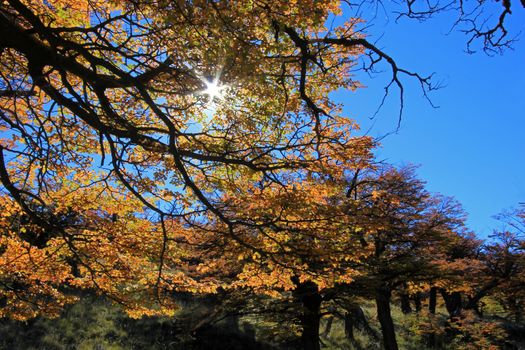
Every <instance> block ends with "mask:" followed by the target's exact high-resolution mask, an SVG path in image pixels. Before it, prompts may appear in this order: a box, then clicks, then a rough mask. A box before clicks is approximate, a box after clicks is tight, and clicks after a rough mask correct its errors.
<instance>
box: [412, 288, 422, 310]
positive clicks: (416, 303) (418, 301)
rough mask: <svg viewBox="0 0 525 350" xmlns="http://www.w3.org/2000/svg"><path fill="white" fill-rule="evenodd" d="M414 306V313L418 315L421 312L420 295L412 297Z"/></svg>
mask: <svg viewBox="0 0 525 350" xmlns="http://www.w3.org/2000/svg"><path fill="white" fill-rule="evenodd" d="M414 305H415V306H416V312H417V313H419V312H420V311H421V293H420V292H417V293H416V295H414Z"/></svg>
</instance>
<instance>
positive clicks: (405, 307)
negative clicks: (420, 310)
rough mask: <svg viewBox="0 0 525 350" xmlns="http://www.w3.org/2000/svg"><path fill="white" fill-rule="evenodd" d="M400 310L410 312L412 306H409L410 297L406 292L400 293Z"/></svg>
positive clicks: (405, 312)
mask: <svg viewBox="0 0 525 350" xmlns="http://www.w3.org/2000/svg"><path fill="white" fill-rule="evenodd" d="M400 297H401V312H403V313H404V314H405V315H406V314H409V313H411V312H412V308H411V307H410V297H409V296H408V294H406V293H402V294H401V296H400Z"/></svg>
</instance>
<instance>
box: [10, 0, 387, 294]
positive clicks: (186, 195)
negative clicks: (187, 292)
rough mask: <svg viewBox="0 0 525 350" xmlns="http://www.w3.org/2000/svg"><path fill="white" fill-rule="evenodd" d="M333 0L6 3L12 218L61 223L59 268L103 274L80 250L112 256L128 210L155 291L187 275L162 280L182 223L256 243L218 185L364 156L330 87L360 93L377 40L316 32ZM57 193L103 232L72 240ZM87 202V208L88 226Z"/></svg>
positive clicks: (266, 182)
mask: <svg viewBox="0 0 525 350" xmlns="http://www.w3.org/2000/svg"><path fill="white" fill-rule="evenodd" d="M338 4H339V3H338V2H337V1H334V2H328V3H326V2H325V3H316V4H311V3H310V2H309V1H306V2H300V3H297V4H296V5H294V6H290V4H289V3H288V2H286V1H281V2H273V3H272V4H271V5H270V4H264V3H257V4H253V3H252V2H249V1H247V2H241V3H235V4H233V3H232V4H229V3H213V2H212V3H210V2H206V1H202V2H191V3H190V2H181V3H170V2H160V3H150V2H141V1H132V2H122V3H118V2H112V3H103V2H97V1H88V0H86V1H81V2H74V3H70V2H67V1H51V2H49V1H27V2H25V1H19V0H13V1H10V2H6V3H2V5H0V12H1V16H0V33H1V39H0V48H1V62H2V63H1V66H0V87H1V89H2V91H3V92H2V94H1V95H0V105H1V106H2V110H1V113H0V119H1V122H0V123H1V125H0V126H1V128H2V141H1V145H0V180H1V182H2V185H3V189H4V191H5V192H6V193H7V194H9V195H10V196H11V198H12V199H13V200H14V201H15V202H16V204H15V203H12V205H13V206H14V207H16V208H17V209H16V210H17V214H15V216H16V215H21V214H18V211H23V212H25V213H26V215H27V218H28V219H29V224H31V225H35V226H37V227H39V229H42V230H44V231H46V232H56V235H57V236H59V237H61V238H57V240H60V241H61V242H62V243H63V244H65V247H67V248H68V249H69V250H71V253H70V254H72V257H70V256H69V255H67V254H69V253H64V254H66V257H61V258H59V262H64V261H65V260H74V263H73V265H74V266H70V267H69V268H68V269H72V270H76V267H77V265H79V266H78V268H79V269H80V270H82V269H83V268H86V269H88V270H90V271H92V273H91V272H90V274H94V275H96V276H98V277H96V278H102V275H104V273H103V272H101V271H100V270H98V269H93V267H92V266H90V263H89V262H85V261H84V259H87V260H88V261H91V262H93V263H95V262H96V261H100V260H101V259H100V256H99V254H98V253H96V251H98V250H99V249H98V248H97V249H95V243H96V244H98V245H100V246H104V247H105V250H106V251H108V252H117V251H118V250H115V249H114V245H115V244H116V242H115V239H114V238H113V237H112V235H110V234H109V232H110V231H111V229H112V228H111V227H112V226H114V225H119V224H120V223H122V220H125V221H126V224H127V225H130V226H129V227H128V228H122V230H124V231H126V235H128V236H129V237H130V240H131V241H134V240H135V238H134V237H133V236H134V235H138V236H140V237H144V236H147V237H148V238H147V239H146V240H145V241H144V243H143V244H144V245H145V247H147V249H145V252H147V253H148V254H150V253H151V254H152V255H149V256H146V257H142V259H143V260H144V261H148V263H149V264H155V265H156V266H155V268H153V267H152V268H151V269H150V270H155V271H157V273H156V275H157V277H156V282H152V280H153V277H152V276H153V274H152V272H151V271H150V273H149V274H150V275H151V276H148V277H147V278H146V281H149V282H147V283H146V284H147V285H149V284H153V285H155V286H156V287H160V286H161V285H162V284H163V283H164V282H165V281H166V280H167V281H169V282H166V284H172V285H178V286H180V285H182V282H181V279H182V280H184V278H182V277H179V278H174V277H173V276H171V277H170V278H167V277H165V276H164V274H165V273H167V271H169V269H168V268H167V266H169V263H171V262H173V263H175V262H180V259H179V258H176V257H173V258H172V259H173V260H172V261H169V259H168V258H167V256H168V253H167V252H168V251H169V250H170V249H174V250H176V249H177V248H176V247H172V246H173V245H174V244H172V243H171V242H172V239H173V238H172V237H173V236H176V235H181V234H182V235H184V231H185V230H190V229H191V227H194V228H195V229H196V230H197V232H201V233H202V232H204V233H205V232H206V230H207V229H209V228H210V227H219V228H220V231H221V234H222V235H224V239H225V240H231V241H232V242H236V244H239V245H242V246H245V247H247V248H249V249H250V250H251V252H252V253H255V252H260V253H261V252H264V250H266V249H267V247H265V246H256V245H255V246H254V245H252V244H251V243H253V242H250V239H251V238H250V236H249V235H246V234H245V232H246V231H248V230H249V229H250V227H251V226H250V224H251V223H250V220H247V219H246V218H244V217H239V216H238V215H236V213H235V212H233V211H232V210H230V209H229V205H228V203H227V202H226V200H227V198H226V195H225V194H226V193H230V195H233V196H234V195H235V191H236V190H239V191H243V193H244V195H245V196H246V199H247V200H252V198H251V197H253V196H255V194H254V192H250V191H252V190H253V188H255V187H257V186H259V187H263V188H265V187H271V188H272V189H274V190H275V188H276V187H278V186H284V187H285V188H287V187H290V186H292V185H293V183H294V182H296V181H297V180H298V179H301V177H302V176H304V175H305V171H319V170H320V169H323V168H326V167H331V165H330V164H331V163H333V162H336V161H339V159H344V158H348V159H350V160H351V161H353V160H355V159H356V158H359V157H360V156H363V157H364V158H367V157H369V154H368V150H369V149H370V147H371V145H372V141H371V140H370V139H369V138H366V137H365V138H353V137H352V136H350V131H351V130H352V129H354V128H356V127H357V126H356V125H355V124H354V123H353V121H351V120H349V119H346V118H343V117H342V116H340V115H339V114H340V112H339V109H338V106H336V105H335V104H334V103H333V102H332V101H331V99H330V98H329V96H328V95H329V93H330V92H331V91H333V90H334V89H337V88H340V87H345V88H350V89H355V88H357V87H358V86H359V84H358V82H356V81H353V79H352V76H351V73H350V70H351V69H352V68H353V67H354V65H355V61H356V57H357V56H358V55H360V54H361V53H362V52H363V50H365V49H367V48H368V46H369V47H370V49H372V50H376V49H375V47H373V46H370V45H369V44H368V42H367V41H366V40H365V39H364V38H362V37H361V35H359V34H357V33H354V29H353V28H354V27H355V25H356V24H357V23H358V21H356V20H350V21H349V22H347V23H346V24H344V25H343V26H341V27H340V28H337V29H334V30H333V32H332V33H333V34H334V35H336V38H337V39H338V40H339V41H340V42H334V43H332V42H330V41H326V42H325V41H324V39H323V40H321V41H319V38H320V35H321V34H320V33H323V32H324V31H325V29H326V28H325V27H324V23H325V22H326V19H327V17H328V16H329V15H330V14H332V13H335V12H338V11H339V9H338ZM378 52H379V51H378ZM396 73H397V71H396ZM352 154H355V156H353V155H352ZM244 187H248V188H249V190H244ZM66 193H67V194H68V195H71V196H73V198H70V199H69V200H70V201H71V203H72V204H76V205H72V206H73V207H75V209H74V210H73V213H75V215H78V217H79V218H82V219H81V221H82V224H85V225H86V226H87V228H85V229H88V230H95V231H96V232H97V234H98V235H99V237H98V238H97V239H96V240H94V242H92V241H91V240H88V242H89V243H86V242H84V243H78V241H80V242H82V239H83V238H82V239H81V238H80V237H81V236H82V235H81V234H78V233H76V230H78V228H77V227H66V228H64V227H60V226H59V225H58V224H57V222H56V218H57V217H60V216H61V215H65V214H66V213H67V212H68V210H70V209H69V208H67V207H66V208H64V207H63V205H62V203H63V202H64V201H65V200H64V198H61V196H64V195H65V194H66ZM86 193H93V195H92V196H89V198H88V199H86V198H84V197H83V196H85V194H86ZM95 193H100V194H101V195H99V196H96V195H95ZM116 193H118V194H119V195H116ZM75 194H78V195H79V196H80V197H78V198H76V197H75ZM115 197H118V198H116V199H115ZM123 202H127V203H126V204H125V205H124V204H123ZM35 203H37V205H38V207H39V208H42V210H37V209H35V208H36V207H35V205H36V204H35ZM80 203H83V204H82V205H85V206H86V207H87V208H90V209H92V212H90V214H93V215H92V217H90V220H87V219H85V215H86V213H85V210H86V209H84V208H82V207H78V206H77V204H80ZM108 206H110V207H111V206H114V207H112V208H108ZM130 206H132V207H130ZM43 213H48V214H49V215H48V214H46V215H42V214H43ZM88 216H89V215H88ZM95 217H97V218H96V219H95ZM113 219H115V220H113ZM84 221H87V222H84ZM133 222H137V224H136V226H133V225H132V223H133ZM265 224H266V225H269V224H270V223H265ZM122 225H124V224H123V223H122ZM73 226H74V225H73ZM92 226H94V227H92ZM140 226H141V227H140ZM9 230H10V229H9ZM70 231H73V232H74V233H72V232H70ZM10 232H11V231H10ZM30 232H36V231H34V230H33V231H30ZM148 233H149V235H148ZM53 235H55V233H53ZM71 237H73V238H71ZM153 237H155V238H154V239H153ZM150 238H151V239H153V241H150ZM16 239H17V242H18V243H19V244H27V243H28V242H33V241H35V239H27V238H26V239H25V242H26V243H22V241H24V239H22V237H21V236H20V235H18V234H17V238H16ZM72 240H77V242H75V243H71V242H72ZM51 242H52V240H48V241H46V242H43V243H42V244H41V245H42V247H39V246H38V245H37V246H35V247H33V246H31V249H47V248H48V246H49V245H50V244H51ZM148 242H150V243H151V246H148V244H150V243H148ZM62 243H61V244H62ZM255 243H256V244H259V243H261V242H255ZM79 244H83V245H84V246H83V248H82V249H85V251H83V252H82V253H79V252H78V250H79V249H81V248H79ZM91 244H93V245H91ZM30 245H31V244H30ZM153 247H154V248H156V249H157V250H156V252H153ZM134 249H137V250H135V252H137V251H139V250H140V249H142V247H139V246H135V247H134ZM126 254H127V253H126ZM133 254H135V253H131V256H132V255H133ZM180 254H181V255H182V256H184V254H183V253H182V252H180ZM153 255H155V256H154V257H153ZM126 256H127V255H126ZM79 257H82V258H83V259H79ZM97 257H98V258H97ZM128 258H129V256H128ZM137 259H138V257H137ZM177 259H178V260H177ZM78 260H80V261H78ZM102 260H103V261H104V262H109V261H112V258H110V257H109V256H106V257H104V259H102ZM130 261H133V259H130ZM112 263H114V264H116V265H117V266H111V264H109V265H110V266H111V269H116V271H118V270H119V268H118V264H117V262H116V261H112ZM85 265H87V266H90V267H89V268H88V267H86V266H85ZM147 265H148V264H147ZM189 265H191V264H189ZM67 266H69V265H67ZM66 268H67V267H66ZM109 268H110V267H108V269H109ZM128 270H129V271H128V273H129V272H131V271H133V269H131V268H129V269H128ZM104 271H105V270H104ZM84 272H85V271H80V272H79V273H78V274H80V275H81V276H83V277H85V274H84ZM133 273H134V274H135V275H134V276H135V277H137V276H141V275H143V273H139V272H138V271H133ZM187 273H190V272H187ZM75 274H77V273H75ZM190 275H191V274H190ZM114 277H115V276H111V277H109V276H106V277H105V278H106V280H107V279H108V278H109V279H113V278H114ZM96 278H95V280H96ZM177 281H178V282H177ZM55 282H56V283H61V282H62V281H60V280H56V281H55ZM186 282H188V281H186ZM188 285H193V284H192V283H189V282H188ZM91 286H92V287H97V288H98V287H100V284H99V283H95V282H93V283H91ZM210 288H212V287H210ZM157 289H161V288H157ZM101 290H104V292H105V293H106V292H108V291H107V290H105V289H104V288H101ZM111 293H113V294H122V293H121V290H120V289H119V288H114V289H113V290H111ZM111 293H110V294H111ZM117 299H119V300H120V299H121V298H119V297H117Z"/></svg>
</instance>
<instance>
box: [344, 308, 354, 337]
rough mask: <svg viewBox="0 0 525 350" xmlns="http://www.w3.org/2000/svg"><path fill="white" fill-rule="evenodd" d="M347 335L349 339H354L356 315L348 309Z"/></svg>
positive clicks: (346, 320)
mask: <svg viewBox="0 0 525 350" xmlns="http://www.w3.org/2000/svg"><path fill="white" fill-rule="evenodd" d="M345 335H346V337H347V338H348V339H349V340H354V315H353V314H352V312H348V311H347V312H346V313H345Z"/></svg>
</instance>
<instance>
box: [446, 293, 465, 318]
mask: <svg viewBox="0 0 525 350" xmlns="http://www.w3.org/2000/svg"><path fill="white" fill-rule="evenodd" d="M441 295H442V296H443V299H444V300H445V307H446V308H447V311H448V314H449V315H450V317H456V316H458V315H459V314H460V313H461V310H462V309H463V302H462V300H461V294H460V293H459V292H452V293H448V292H447V291H445V290H444V289H442V290H441Z"/></svg>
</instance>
